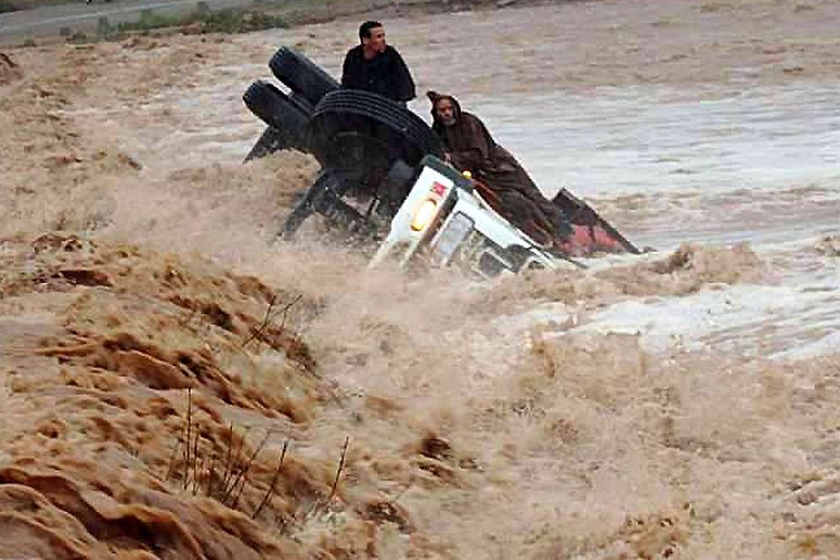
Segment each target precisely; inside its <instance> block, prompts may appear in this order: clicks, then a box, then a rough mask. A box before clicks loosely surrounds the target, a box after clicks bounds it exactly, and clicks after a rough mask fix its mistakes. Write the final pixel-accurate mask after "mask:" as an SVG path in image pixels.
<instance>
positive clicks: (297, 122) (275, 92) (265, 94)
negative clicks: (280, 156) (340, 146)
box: [242, 80, 308, 151]
mask: <svg viewBox="0 0 840 560" xmlns="http://www.w3.org/2000/svg"><path fill="white" fill-rule="evenodd" d="M242 99H243V101H245V105H246V106H247V107H248V109H250V110H251V112H252V113H254V114H255V115H256V116H258V117H259V118H260V119H262V120H263V122H265V123H266V124H267V125H268V126H269V127H271V128H273V129H274V130H275V131H276V134H275V135H276V136H279V137H280V138H275V139H274V143H275V144H276V145H277V148H276V149H282V148H295V149H298V150H301V151H305V150H306V141H305V140H306V137H305V133H306V125H307V121H308V116H307V115H306V114H305V113H304V112H303V111H301V110H300V109H299V108H298V104H296V103H294V102H293V101H292V100H291V99H289V97H288V96H287V95H286V94H285V93H283V92H282V91H280V89H278V88H277V87H276V86H274V85H273V84H270V83H268V82H263V81H262V80H257V81H256V82H254V83H253V84H251V86H250V87H249V88H248V89H247V90H246V91H245V94H244V95H243V96H242Z"/></svg>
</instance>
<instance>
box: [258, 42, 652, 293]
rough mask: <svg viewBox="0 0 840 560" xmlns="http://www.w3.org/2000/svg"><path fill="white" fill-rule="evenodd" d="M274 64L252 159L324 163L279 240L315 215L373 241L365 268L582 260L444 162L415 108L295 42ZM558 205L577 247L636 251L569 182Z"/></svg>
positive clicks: (491, 271)
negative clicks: (350, 81) (285, 156)
mask: <svg viewBox="0 0 840 560" xmlns="http://www.w3.org/2000/svg"><path fill="white" fill-rule="evenodd" d="M269 67H270V69H271V71H272V73H273V74H274V77H276V78H277V80H279V82H280V83H281V84H282V86H283V87H279V86H278V85H276V84H274V83H272V82H269V81H266V80H257V81H255V82H253V83H252V84H251V85H250V86H249V87H248V88H247V90H246V91H245V93H244V95H243V100H244V102H245V104H246V106H247V107H248V108H249V109H250V110H251V112H253V113H254V114H255V115H256V116H257V117H259V118H260V119H261V120H262V121H263V122H264V123H265V124H266V129H265V131H264V132H263V134H262V135H261V136H260V138H259V139H258V140H257V142H256V143H255V145H254V147H253V148H252V149H251V151H250V153H249V154H248V155H247V156H246V161H248V160H250V159H254V158H258V157H263V156H265V155H268V154H270V153H272V152H274V151H277V150H282V149H294V150H299V151H302V152H306V153H309V154H311V155H313V156H314V157H315V158H316V159H317V160H318V162H319V163H320V165H321V170H320V172H319V173H318V175H317V177H316V178H315V180H314V181H313V184H312V186H311V187H310V188H309V189H308V190H307V191H306V193H304V194H303V195H302V196H301V198H300V200H299V202H298V203H297V204H296V206H295V208H294V209H293V210H292V211H291V212H290V213H289V215H288V216H287V217H286V218H285V220H284V223H283V225H282V227H281V228H279V230H280V231H279V235H280V237H282V238H283V239H285V240H291V239H293V238H294V235H295V232H296V231H297V230H298V228H299V227H300V226H301V224H302V223H303V222H304V221H305V220H307V219H309V217H310V216H312V215H313V214H316V213H317V214H320V215H322V216H324V217H325V218H326V219H327V220H329V221H330V222H331V223H332V224H334V225H336V226H338V227H341V228H345V229H347V230H348V231H352V232H354V233H356V234H359V235H361V236H363V237H366V238H367V239H369V240H370V241H371V242H373V243H378V247H377V249H376V251H375V253H374V255H373V257H372V259H371V261H370V266H377V265H379V264H381V263H383V262H384V261H387V260H393V261H394V262H396V263H397V264H398V265H399V266H402V267H405V266H409V265H410V264H412V263H422V264H424V265H430V266H457V267H459V268H460V269H462V270H463V271H464V272H466V273H468V274H470V275H474V276H478V277H482V278H488V277H493V276H496V275H498V274H501V273H503V272H509V273H519V272H521V271H523V270H528V269H533V268H563V267H575V266H582V265H581V264H580V262H579V261H577V260H576V259H575V258H574V255H572V254H568V253H566V252H564V251H558V250H557V247H556V246H553V245H550V244H547V243H546V242H545V240H544V239H535V238H534V237H535V236H534V235H533V234H532V235H528V234H527V233H525V232H524V231H522V230H521V229H520V228H517V227H516V226H515V225H514V224H512V223H510V222H509V221H508V220H506V219H505V218H503V217H502V216H501V215H499V214H498V213H497V212H496V211H495V210H494V209H493V208H492V207H491V206H490V204H489V203H488V202H487V196H486V193H487V192H488V189H487V188H486V186H485V185H482V183H481V182H479V181H476V180H475V179H473V178H472V177H471V176H470V174H469V172H468V171H462V170H457V169H455V168H453V167H452V166H450V165H449V164H448V163H446V162H445V161H444V150H443V146H442V145H441V142H440V140H439V139H438V137H437V136H436V135H435V133H434V132H433V131H432V129H431V128H430V127H429V125H428V124H426V122H425V121H424V120H423V119H421V118H420V117H418V116H417V115H416V114H414V113H413V112H412V111H410V110H409V109H407V108H405V107H403V106H402V105H400V104H398V103H395V102H393V101H391V100H390V99H387V98H385V97H382V96H379V95H377V94H374V93H370V92H367V91H360V90H352V89H343V88H341V87H340V86H339V84H338V82H337V81H336V80H335V79H334V78H333V77H332V76H330V75H329V74H328V73H327V72H325V71H324V70H323V69H321V68H320V67H319V66H317V65H316V64H314V63H313V62H312V61H311V60H309V59H308V58H306V57H305V56H304V55H302V54H301V53H299V52H297V51H295V50H294V49H292V48H289V47H281V48H280V49H279V50H278V51H277V52H276V53H275V54H274V56H272V58H271V60H270V61H269ZM482 193H485V195H482ZM553 203H554V204H557V205H558V206H560V208H561V209H562V210H563V212H564V213H565V215H566V216H567V218H568V219H569V221H570V222H571V224H572V226H573V228H574V238H575V240H576V243H575V247H576V250H577V251H578V252H583V253H592V252H596V251H598V250H600V249H607V250H610V251H613V252H615V251H621V252H630V253H638V252H639V251H638V249H636V247H635V246H634V245H633V244H632V243H630V242H629V241H628V240H627V239H625V238H624V236H623V235H621V234H620V233H619V232H618V231H617V230H616V229H615V228H613V227H612V226H611V225H610V224H609V223H607V222H606V221H605V220H603V219H602V218H601V217H600V216H599V215H598V214H597V213H596V212H595V211H594V210H593V209H592V208H591V207H589V205H587V204H586V203H585V202H583V201H581V200H579V199H577V198H575V197H574V196H573V195H571V193H569V192H568V191H566V190H565V189H563V190H561V191H560V192H559V193H558V194H557V195H556V196H555V197H554V199H553Z"/></svg>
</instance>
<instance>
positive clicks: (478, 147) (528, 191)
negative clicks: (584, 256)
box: [427, 91, 571, 241]
mask: <svg viewBox="0 0 840 560" xmlns="http://www.w3.org/2000/svg"><path fill="white" fill-rule="evenodd" d="M427 96H428V97H429V100H430V101H431V102H432V118H433V119H434V124H433V125H432V129H433V130H434V131H435V132H436V133H437V135H438V136H439V137H440V139H441V141H442V142H443V145H444V147H445V149H446V151H447V153H448V154H449V158H450V161H451V162H452V165H454V166H455V167H456V168H458V169H460V170H462V171H470V172H471V173H472V174H473V177H475V178H476V179H478V180H479V181H480V182H481V183H483V184H484V185H486V186H487V187H488V188H489V190H490V191H491V193H492V196H490V197H488V198H489V199H488V201H487V202H488V203H489V204H490V205H491V206H492V207H493V209H494V210H496V211H497V212H498V213H499V214H501V215H502V216H503V217H505V218H506V219H508V220H509V221H511V222H512V223H513V224H515V225H516V226H517V227H519V228H521V229H523V230H524V231H525V232H526V233H528V234H529V235H531V236H532V237H534V238H535V239H536V240H537V241H546V239H545V238H546V234H547V235H548V236H549V237H555V238H560V239H562V238H565V237H567V236H568V235H569V233H571V226H570V224H569V222H568V220H567V219H566V216H565V215H564V214H563V211H562V210H561V209H560V208H559V207H558V206H556V205H554V204H553V203H552V202H551V201H550V200H548V199H547V198H546V197H545V196H544V195H543V194H542V192H540V190H539V188H538V187H537V186H536V185H535V184H534V182H533V181H532V180H531V177H529V176H528V173H527V172H526V171H525V169H524V168H523V167H522V166H521V165H519V162H518V161H516V158H514V157H513V155H512V154H511V153H510V152H508V151H507V150H506V149H504V148H503V147H502V146H500V145H499V144H497V143H496V141H495V140H493V137H492V136H491V135H490V132H489V131H488V130H487V127H486V126H484V123H483V122H481V120H480V119H479V118H478V117H476V116H475V115H472V114H470V113H467V112H465V111H462V110H461V105H460V104H459V103H458V101H457V100H456V99H455V98H454V97H452V96H451V95H447V94H440V93H437V92H434V91H430V92H428V93H427ZM442 99H449V100H450V101H451V102H452V107H453V110H454V116H455V123H454V124H453V125H451V126H446V125H444V124H443V122H441V121H440V119H439V118H438V115H437V112H436V110H435V108H436V107H437V103H438V102H439V101H440V100H442ZM493 198H495V200H492V199H493Z"/></svg>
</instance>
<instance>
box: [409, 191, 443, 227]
mask: <svg viewBox="0 0 840 560" xmlns="http://www.w3.org/2000/svg"><path fill="white" fill-rule="evenodd" d="M435 214H437V202H435V201H434V200H432V199H431V198H427V199H426V200H424V201H423V204H421V205H420V208H418V209H417V212H415V213H414V219H413V220H411V229H413V230H414V231H423V229H425V228H426V226H428V225H429V222H431V221H432V218H434V217H435Z"/></svg>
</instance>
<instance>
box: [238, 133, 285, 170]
mask: <svg viewBox="0 0 840 560" xmlns="http://www.w3.org/2000/svg"><path fill="white" fill-rule="evenodd" d="M285 144H286V141H285V138H284V136H283V133H282V132H280V131H279V130H277V129H276V128H273V127H270V126H267V127H265V131H264V132H263V133H262V135H261V136H260V137H259V139H258V140H257V142H256V143H255V144H254V147H253V148H251V151H250V152H248V155H247V156H245V162H249V161H251V160H252V159H259V158H263V157H265V156H267V155H269V154H273V153H274V152H276V151H277V150H282V149H285V148H288V147H289V146H286V145H285Z"/></svg>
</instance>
